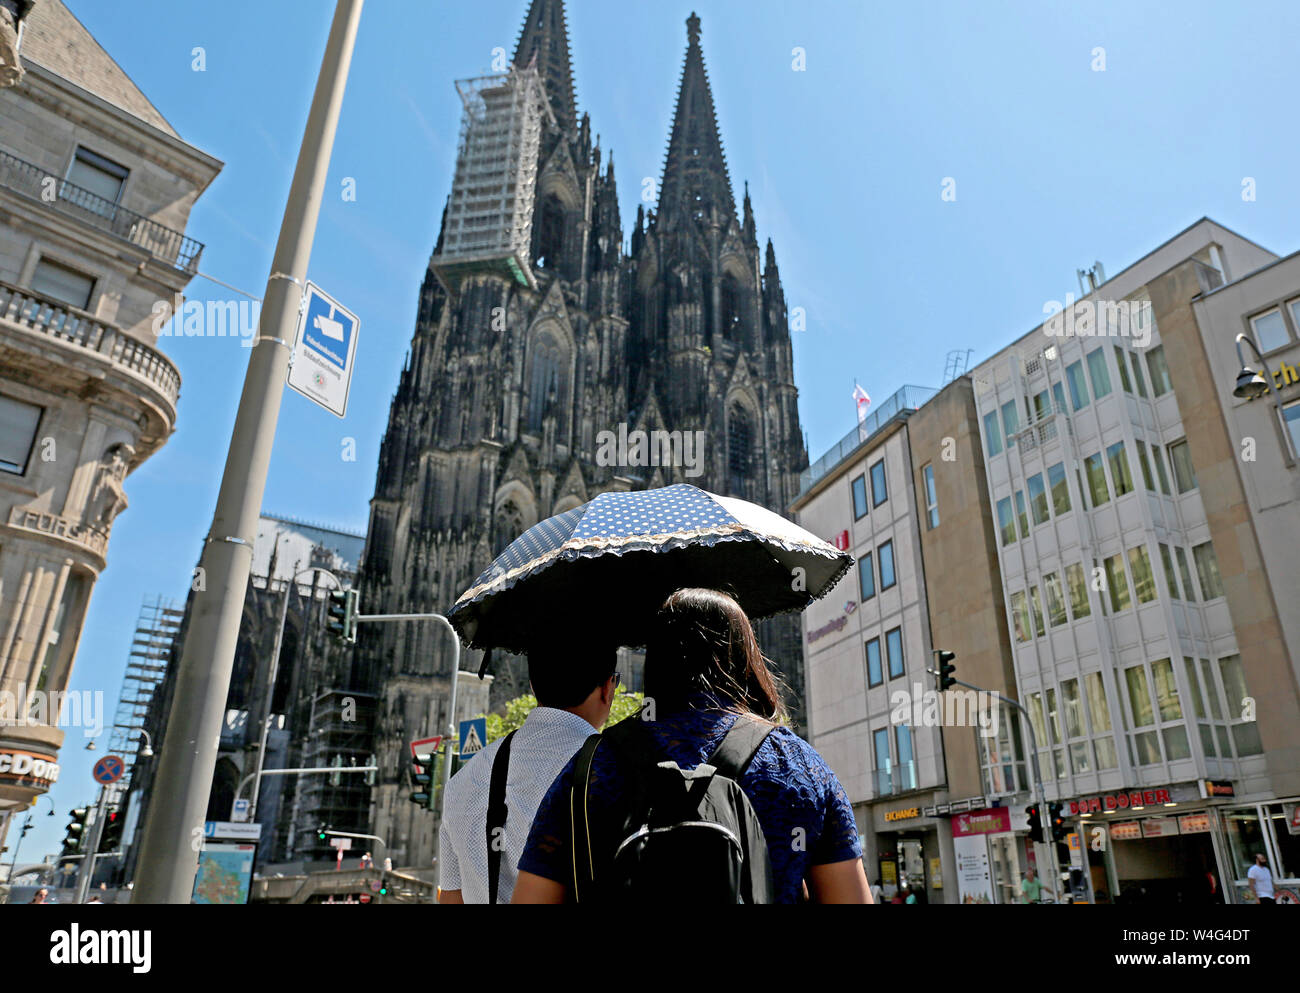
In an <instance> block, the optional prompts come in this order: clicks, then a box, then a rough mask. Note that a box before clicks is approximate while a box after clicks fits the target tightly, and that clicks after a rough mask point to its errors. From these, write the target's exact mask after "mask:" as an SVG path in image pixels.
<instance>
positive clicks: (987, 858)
mask: <svg viewBox="0 0 1300 993" xmlns="http://www.w3.org/2000/svg"><path fill="white" fill-rule="evenodd" d="M952 847H953V853H954V855H955V856H956V862H957V871H956V875H957V891H958V898H959V901H960V902H961V903H963V904H982V903H1015V902H1016V899H1017V895H1018V894H1019V892H1020V879H1021V870H1020V865H1021V860H1020V851H1021V848H1022V845H1021V844H1020V842H1019V841H1018V840H1017V837H1016V835H1015V834H1014V833H1013V832H1012V830H1011V811H1010V810H1008V809H1007V808H1006V807H989V808H987V809H984V810H972V811H970V812H969V813H963V814H954V815H953V817H952Z"/></svg>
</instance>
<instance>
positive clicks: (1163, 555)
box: [1160, 541, 1182, 600]
mask: <svg viewBox="0 0 1300 993" xmlns="http://www.w3.org/2000/svg"><path fill="white" fill-rule="evenodd" d="M1160 561H1161V563H1162V564H1163V565H1164V567H1165V583H1166V584H1168V586H1169V595H1170V596H1171V597H1172V598H1173V599H1175V600H1181V599H1182V597H1181V596H1180V595H1179V593H1178V574H1177V573H1176V572H1174V558H1173V556H1172V555H1170V554H1169V546H1168V545H1166V544H1165V543H1164V542H1163V541H1162V542H1160Z"/></svg>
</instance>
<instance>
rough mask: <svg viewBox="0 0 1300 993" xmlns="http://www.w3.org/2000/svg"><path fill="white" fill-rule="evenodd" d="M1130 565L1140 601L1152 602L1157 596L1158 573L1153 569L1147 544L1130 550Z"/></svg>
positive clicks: (1135, 591) (1134, 588)
mask: <svg viewBox="0 0 1300 993" xmlns="http://www.w3.org/2000/svg"><path fill="white" fill-rule="evenodd" d="M1128 566H1129V569H1131V570H1132V572H1133V592H1134V593H1135V594H1136V595H1137V599H1138V603H1150V602H1151V601H1152V600H1154V599H1155V598H1156V575H1155V573H1154V572H1153V571H1152V569H1151V555H1150V554H1149V553H1148V552H1147V546H1146V545H1138V546H1137V547H1136V548H1130V549H1129V550H1128Z"/></svg>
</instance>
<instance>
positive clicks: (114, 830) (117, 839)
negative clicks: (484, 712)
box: [99, 810, 126, 852]
mask: <svg viewBox="0 0 1300 993" xmlns="http://www.w3.org/2000/svg"><path fill="white" fill-rule="evenodd" d="M125 822H126V819H125V818H124V817H123V816H122V815H121V813H120V812H119V811H116V810H110V811H109V812H108V813H107V814H105V815H104V830H103V831H102V832H100V835H99V850H100V852H115V851H117V850H118V849H119V848H121V847H122V825H123V824H124V823H125Z"/></svg>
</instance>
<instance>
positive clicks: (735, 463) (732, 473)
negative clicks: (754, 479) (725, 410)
mask: <svg viewBox="0 0 1300 993" xmlns="http://www.w3.org/2000/svg"><path fill="white" fill-rule="evenodd" d="M727 422H728V423H727V479H728V487H729V488H730V490H731V492H732V493H744V492H746V484H747V483H748V481H749V460H750V452H751V447H752V445H753V436H754V433H753V429H752V427H751V425H750V423H749V414H747V413H746V412H745V409H744V408H743V407H741V406H740V405H738V404H737V405H736V406H733V407H732V408H731V416H730V417H729V418H727Z"/></svg>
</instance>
